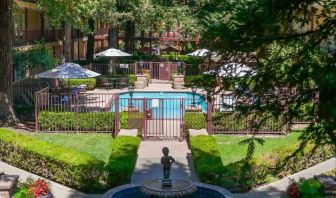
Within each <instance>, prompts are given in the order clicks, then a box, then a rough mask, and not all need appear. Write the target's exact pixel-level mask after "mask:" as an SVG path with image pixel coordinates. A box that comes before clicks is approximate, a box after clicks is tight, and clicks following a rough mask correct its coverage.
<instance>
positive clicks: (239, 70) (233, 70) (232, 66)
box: [203, 63, 255, 78]
mask: <svg viewBox="0 0 336 198" xmlns="http://www.w3.org/2000/svg"><path fill="white" fill-rule="evenodd" d="M203 74H217V75H218V76H221V77H226V78H229V77H233V78H240V77H243V76H245V75H247V74H251V75H255V71H254V70H253V69H252V68H250V67H249V66H247V65H245V64H241V63H227V64H225V65H223V66H221V67H219V68H218V69H216V70H210V71H207V72H203Z"/></svg>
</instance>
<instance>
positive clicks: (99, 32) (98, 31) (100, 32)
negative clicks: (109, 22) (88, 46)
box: [95, 28, 108, 36]
mask: <svg viewBox="0 0 336 198" xmlns="http://www.w3.org/2000/svg"><path fill="white" fill-rule="evenodd" d="M107 34H108V28H96V29H95V35H96V36H103V35H107Z"/></svg>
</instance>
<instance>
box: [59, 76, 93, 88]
mask: <svg viewBox="0 0 336 198" xmlns="http://www.w3.org/2000/svg"><path fill="white" fill-rule="evenodd" d="M68 82H69V83H70V87H77V86H79V85H86V89H87V90H92V89H94V88H95V87H96V84H97V82H96V79H95V78H83V79H69V81H68V80H64V81H63V83H64V84H65V85H66V86H67V85H68Z"/></svg>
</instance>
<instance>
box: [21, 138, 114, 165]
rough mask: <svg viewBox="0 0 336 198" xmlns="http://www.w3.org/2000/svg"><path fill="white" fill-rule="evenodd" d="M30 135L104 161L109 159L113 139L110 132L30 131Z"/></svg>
mask: <svg viewBox="0 0 336 198" xmlns="http://www.w3.org/2000/svg"><path fill="white" fill-rule="evenodd" d="M27 134H30V133H27ZM31 137H33V138H35V139H38V140H42V141H46V142H50V143H53V144H57V145H60V146H64V147H68V148H71V149H74V150H76V151H78V152H82V153H86V154H89V155H91V156H93V157H95V158H97V159H99V160H102V161H104V162H108V160H109V157H110V155H111V148H112V144H113V141H114V139H113V137H112V136H111V134H61V133H31Z"/></svg>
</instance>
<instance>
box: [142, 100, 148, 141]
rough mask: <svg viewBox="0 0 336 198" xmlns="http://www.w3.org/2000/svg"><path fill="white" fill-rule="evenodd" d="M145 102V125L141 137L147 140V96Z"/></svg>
mask: <svg viewBox="0 0 336 198" xmlns="http://www.w3.org/2000/svg"><path fill="white" fill-rule="evenodd" d="M143 103H144V105H143V107H144V109H143V111H144V118H143V120H144V126H143V129H142V130H143V134H141V137H142V138H143V139H144V140H146V139H147V98H144V99H143Z"/></svg>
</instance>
